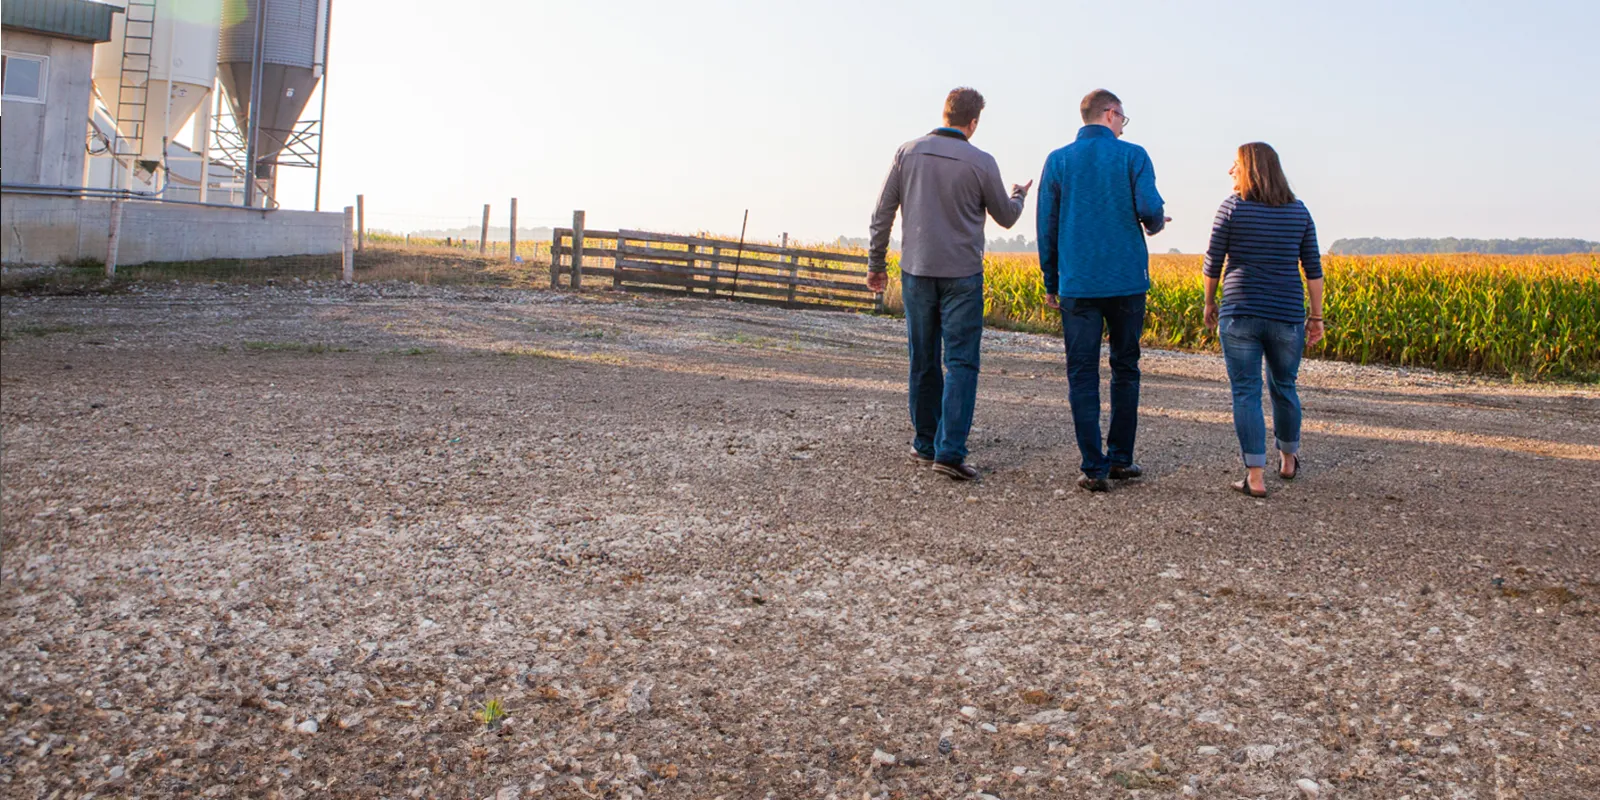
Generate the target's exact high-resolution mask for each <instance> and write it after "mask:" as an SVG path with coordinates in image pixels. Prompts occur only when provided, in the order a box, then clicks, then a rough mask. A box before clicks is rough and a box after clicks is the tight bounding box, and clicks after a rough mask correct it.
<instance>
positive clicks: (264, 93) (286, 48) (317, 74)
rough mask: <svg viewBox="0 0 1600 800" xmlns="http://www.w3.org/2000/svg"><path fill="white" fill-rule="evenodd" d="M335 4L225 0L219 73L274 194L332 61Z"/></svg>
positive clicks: (308, 0) (327, 1) (297, 0)
mask: <svg viewBox="0 0 1600 800" xmlns="http://www.w3.org/2000/svg"><path fill="white" fill-rule="evenodd" d="M329 4H330V0H222V32H221V38H220V43H219V46H218V49H217V77H218V79H220V80H221V82H222V89H223V92H224V93H225V94H226V96H227V98H228V108H229V110H230V111H231V112H232V113H233V119H234V122H235V123H236V124H237V125H238V127H239V130H240V132H241V133H243V134H244V136H245V138H246V141H247V145H249V149H250V151H251V152H250V155H249V156H248V157H247V163H248V161H252V160H253V161H254V163H255V174H256V177H257V178H259V179H261V180H263V181H265V182H266V185H267V191H268V193H269V194H270V193H271V192H272V191H273V190H272V186H273V183H274V182H275V179H276V166H277V164H278V156H279V154H281V153H282V152H283V150H284V148H285V147H286V146H288V145H291V144H294V143H295V142H297V141H299V140H301V139H303V138H304V132H303V131H302V130H301V129H300V128H299V127H297V123H299V120H300V114H301V112H302V111H304V110H305V107H306V102H307V101H309V100H310V99H311V92H312V90H313V89H315V88H316V86H317V81H319V80H321V78H322V73H323V67H324V65H325V64H326V63H327V53H328V13H329ZM258 46H259V47H258ZM252 107H254V108H255V109H258V111H257V112H255V113H253V111H252ZM252 130H254V132H255V133H254V135H253V136H252V135H251V131H252ZM250 188H251V189H252V190H253V189H254V187H253V186H252V187H250ZM249 194H250V195H252V197H253V195H254V192H253V191H251V192H249ZM251 204H252V205H253V204H254V203H253V202H252V203H251Z"/></svg>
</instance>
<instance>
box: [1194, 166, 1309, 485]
mask: <svg viewBox="0 0 1600 800" xmlns="http://www.w3.org/2000/svg"><path fill="white" fill-rule="evenodd" d="M1228 174H1230V175H1232V176H1233V189H1234V194H1233V196H1231V197H1229V198H1228V199H1227V200H1224V201H1222V208H1220V209H1218V210H1217V220H1216V222H1215V223H1214V224H1213V225H1212V226H1211V246H1210V247H1208V248H1206V259H1205V268H1204V269H1205V292H1206V305H1205V315H1206V316H1205V319H1206V327H1208V328H1218V334H1219V338H1220V339H1221V340H1222V357H1223V360H1224V361H1226V362H1227V365H1228V382H1229V383H1230V384H1232V386H1233V427H1234V430H1235V431H1236V432H1237V433H1238V434H1239V449H1240V451H1241V453H1242V454H1243V455H1244V466H1245V479H1244V480H1242V481H1239V482H1237V483H1235V484H1233V488H1234V489H1235V490H1237V491H1240V492H1243V493H1245V494H1248V495H1250V496H1251V497H1266V496H1267V484H1266V475H1265V472H1266V466H1267V428H1266V421H1265V419H1264V418H1263V417H1262V414H1261V362H1262V361H1263V360H1264V361H1266V364H1267V375H1268V378H1269V380H1268V381H1267V388H1268V390H1269V392H1270V393H1271V395H1272V430H1273V435H1274V438H1275V439H1276V440H1277V445H1278V476H1279V477H1281V478H1283V479H1284V480H1291V479H1293V478H1294V477H1295V476H1296V475H1298V474H1299V472H1300V395H1299V394H1298V393H1297V392H1296V391H1295V378H1296V376H1297V375H1298V373H1299V371H1300V354H1301V352H1302V351H1303V350H1304V349H1305V348H1306V346H1307V345H1308V344H1316V343H1317V342H1318V341H1319V340H1321V339H1322V259H1321V257H1320V256H1319V255H1318V253H1317V227H1316V225H1315V224H1314V223H1313V222H1312V221H1311V213H1310V212H1309V211H1306V207H1305V204H1304V203H1301V202H1300V201H1299V200H1296V199H1295V197H1294V193H1293V192H1292V191H1290V190H1289V180H1288V178H1286V177H1284V174H1283V166H1282V165H1281V164H1280V163H1279V162H1278V153H1277V151H1275V150H1273V149H1272V148H1271V147H1270V146H1268V145H1267V144H1265V143H1263V142H1252V143H1250V144H1246V145H1243V146H1241V147H1240V148H1239V155H1238V157H1237V158H1236V159H1235V160H1234V162H1233V168H1232V169H1230V170H1228ZM1302 271H1304V273H1305V278H1306V280H1305V290H1304V291H1302V289H1301V284H1300V273H1301V272H1302ZM1219 282H1220V283H1221V284H1222V304H1221V306H1220V307H1219V306H1218V305H1217V284H1218V283H1219ZM1307 294H1309V295H1310V299H1311V313H1310V314H1309V315H1307V314H1306V295H1307Z"/></svg>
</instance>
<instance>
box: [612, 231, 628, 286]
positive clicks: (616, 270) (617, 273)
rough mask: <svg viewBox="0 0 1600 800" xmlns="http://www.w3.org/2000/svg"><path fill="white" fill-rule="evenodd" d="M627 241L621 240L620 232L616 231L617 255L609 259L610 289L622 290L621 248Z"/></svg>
mask: <svg viewBox="0 0 1600 800" xmlns="http://www.w3.org/2000/svg"><path fill="white" fill-rule="evenodd" d="M626 241H627V240H626V239H624V238H622V231H620V230H619V231H617V254H616V256H615V257H613V258H612V259H611V288H613V289H620V288H622V258H623V256H622V247H623V244H624V243H625V242H626Z"/></svg>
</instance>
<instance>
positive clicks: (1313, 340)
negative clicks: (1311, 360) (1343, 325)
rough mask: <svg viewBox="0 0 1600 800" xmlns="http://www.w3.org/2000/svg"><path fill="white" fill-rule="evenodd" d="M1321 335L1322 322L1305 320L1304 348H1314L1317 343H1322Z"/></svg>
mask: <svg viewBox="0 0 1600 800" xmlns="http://www.w3.org/2000/svg"><path fill="white" fill-rule="evenodd" d="M1323 333H1324V331H1323V329H1322V320H1320V319H1309V320H1306V347H1315V346H1316V344H1317V342H1320V341H1322V335H1323Z"/></svg>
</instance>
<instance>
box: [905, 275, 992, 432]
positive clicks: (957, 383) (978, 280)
mask: <svg viewBox="0 0 1600 800" xmlns="http://www.w3.org/2000/svg"><path fill="white" fill-rule="evenodd" d="M900 298H901V300H902V301H903V302H904V304H905V309H906V341H907V343H908V344H909V345H910V351H911V382H910V392H909V394H910V405H911V425H912V427H913V428H915V429H916V431H917V435H916V438H915V439H913V440H912V442H911V446H912V447H915V448H916V450H917V452H918V453H921V454H922V455H923V456H925V457H927V458H932V459H934V460H935V461H940V462H944V463H946V464H960V463H962V462H963V461H965V460H966V458H967V434H968V433H969V432H970V431H971V430H972V409H973V406H974V405H975V404H976V403H977V400H978V346H979V343H980V342H981V341H982V340H983V273H981V272H980V273H978V274H977V275H973V276H971V277H967V278H924V277H921V276H918V275H909V274H906V273H901V275H900ZM941 349H942V351H943V361H944V363H943V368H942V369H941V366H940V355H941V352H940V351H941Z"/></svg>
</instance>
